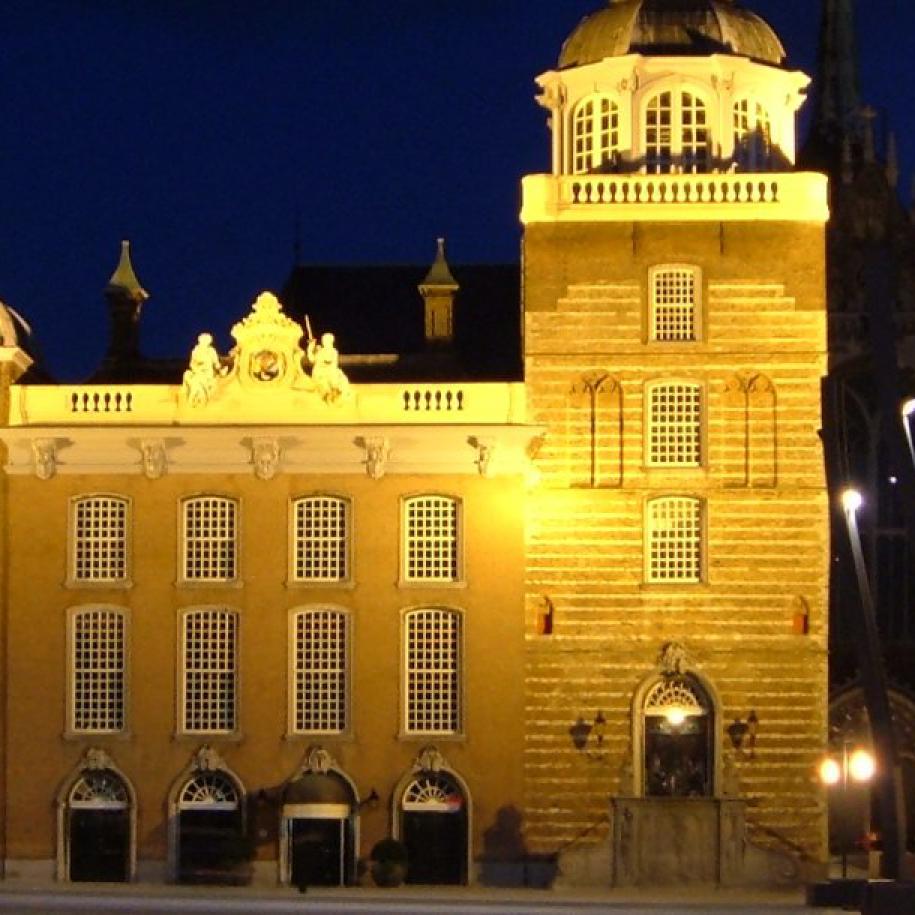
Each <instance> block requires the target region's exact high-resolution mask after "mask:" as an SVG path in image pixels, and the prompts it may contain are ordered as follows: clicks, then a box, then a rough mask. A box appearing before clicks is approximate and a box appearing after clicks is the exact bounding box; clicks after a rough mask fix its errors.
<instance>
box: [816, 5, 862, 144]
mask: <svg viewBox="0 0 915 915" xmlns="http://www.w3.org/2000/svg"><path fill="white" fill-rule="evenodd" d="M854 18H855V17H854V0H823V13H822V19H821V23H820V45H819V50H818V54H817V78H816V80H815V83H814V85H815V86H816V87H817V96H816V103H815V106H814V115H813V133H814V134H818V135H819V136H820V137H821V138H822V139H823V140H826V141H827V142H831V143H840V142H841V141H842V138H843V137H846V136H852V137H854V136H855V135H856V134H857V132H858V109H859V106H860V103H859V98H858V55H857V52H856V50H855V24H854Z"/></svg>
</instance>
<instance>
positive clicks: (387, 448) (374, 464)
mask: <svg viewBox="0 0 915 915" xmlns="http://www.w3.org/2000/svg"><path fill="white" fill-rule="evenodd" d="M356 444H357V445H360V446H361V447H362V448H364V449H365V472H366V473H367V474H368V475H369V476H370V477H371V478H372V479H373V480H380V479H381V478H382V477H383V476H384V474H385V471H386V469H387V463H388V458H389V457H390V455H391V443H390V441H389V440H388V439H387V438H385V437H384V436H376V437H374V438H359V439H357V440H356Z"/></svg>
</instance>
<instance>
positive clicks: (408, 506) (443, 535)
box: [403, 494, 460, 582]
mask: <svg viewBox="0 0 915 915" xmlns="http://www.w3.org/2000/svg"><path fill="white" fill-rule="evenodd" d="M459 509H460V502H459V500H457V499H453V498H451V497H449V496H438V495H431V494H430V495H422V496H414V497H412V498H409V499H405V500H404V503H403V540H404V544H403V577H404V580H405V581H440V582H441V581H457V580H458V579H459V577H460V564H459V563H460V510H459Z"/></svg>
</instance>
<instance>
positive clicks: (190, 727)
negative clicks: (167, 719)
mask: <svg viewBox="0 0 915 915" xmlns="http://www.w3.org/2000/svg"><path fill="white" fill-rule="evenodd" d="M183 630H184V646H183V661H184V663H183V671H182V674H183V689H182V699H183V707H182V713H181V727H182V730H184V731H192V732H223V733H224V732H227V731H234V730H235V727H236V709H235V706H236V689H237V684H236V679H237V614H236V613H234V612H233V611H231V610H193V611H190V612H188V613H186V614H185V615H184V625H183Z"/></svg>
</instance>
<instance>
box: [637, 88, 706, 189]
mask: <svg viewBox="0 0 915 915" xmlns="http://www.w3.org/2000/svg"><path fill="white" fill-rule="evenodd" d="M709 150H710V142H709V127H708V111H707V109H706V105H705V102H703V101H702V99H701V98H699V97H698V96H697V95H695V94H694V93H692V92H685V91H682V90H681V91H679V92H670V91H666V92H659V93H658V94H657V95H654V96H652V97H651V98H650V99H649V100H648V103H647V105H646V108H645V167H646V169H647V171H649V172H655V173H660V172H670V171H684V172H702V171H706V170H707V169H708V167H709Z"/></svg>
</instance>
